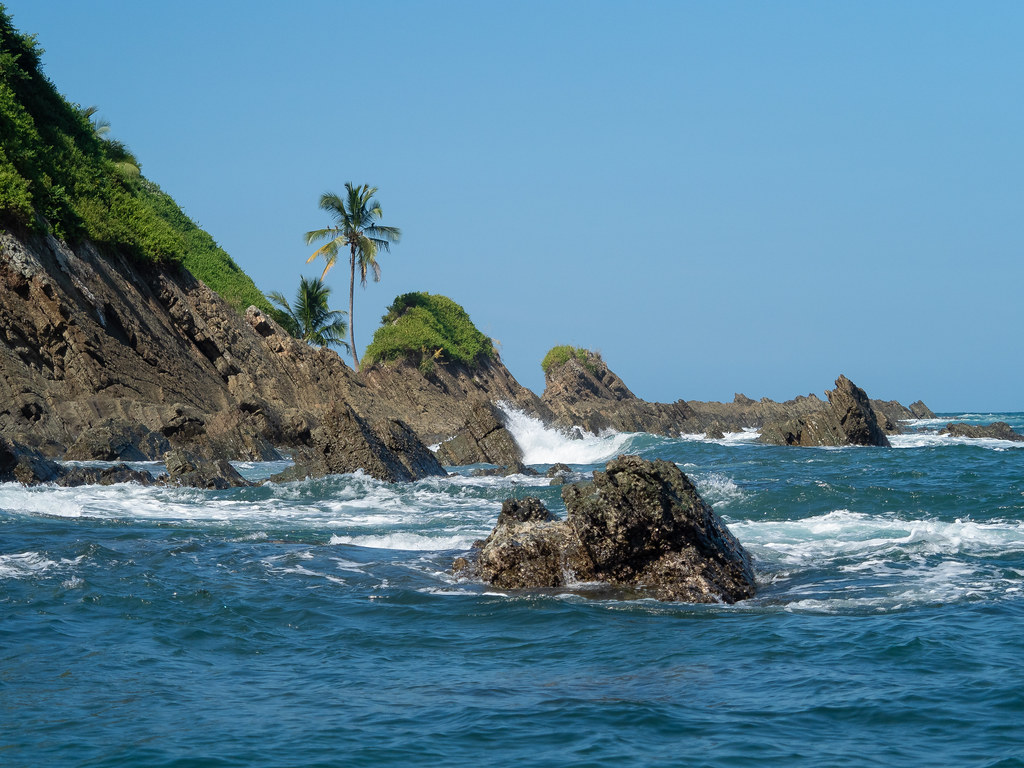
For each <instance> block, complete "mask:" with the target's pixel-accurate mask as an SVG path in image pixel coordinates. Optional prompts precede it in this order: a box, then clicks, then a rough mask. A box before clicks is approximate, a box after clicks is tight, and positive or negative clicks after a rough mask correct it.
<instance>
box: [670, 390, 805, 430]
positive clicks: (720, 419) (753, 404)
mask: <svg viewBox="0 0 1024 768" xmlns="http://www.w3.org/2000/svg"><path fill="white" fill-rule="evenodd" d="M686 404H687V405H688V406H690V408H691V409H692V410H693V413H694V414H695V417H696V418H695V422H694V427H695V428H694V429H693V430H692V432H693V433H694V434H697V433H700V432H708V431H709V430H712V429H716V428H717V431H718V432H723V433H724V432H742V431H743V430H744V429H759V428H760V427H761V426H762V425H763V424H765V423H766V422H771V421H788V420H791V419H796V418H799V417H800V416H804V415H806V414H810V413H814V412H815V411H818V410H820V409H821V408H823V407H825V403H824V401H822V400H820V399H818V397H817V396H816V395H813V394H810V395H799V396H797V397H795V398H793V399H792V400H786V401H784V402H781V403H780V402H776V401H775V400H771V399H770V398H767V397H762V398H761V399H760V400H752V399H751V398H749V397H747V396H746V395H743V394H736V395H735V396H734V397H733V400H732V402H731V403H719V402H714V401H700V400H688V401H687V403H686ZM697 427H699V428H697Z"/></svg>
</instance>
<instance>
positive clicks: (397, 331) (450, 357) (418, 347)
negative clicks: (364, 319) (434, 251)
mask: <svg viewBox="0 0 1024 768" xmlns="http://www.w3.org/2000/svg"><path fill="white" fill-rule="evenodd" d="M493 356H494V345H493V344H492V343H491V340H490V339H489V338H487V337H486V336H484V334H482V333H481V332H480V331H479V330H477V328H476V326H475V325H473V321H472V320H470V319H469V315H467V314H466V310H464V309H463V308H462V307H461V306H459V305H458V304H456V303H455V302H454V301H452V300H451V299H449V298H448V297H447V296H439V295H432V294H429V293H419V292H416V293H405V294H402V295H401V296H399V297H397V298H396V299H395V300H394V301H393V302H392V304H391V306H390V307H388V312H387V314H386V315H384V317H382V318H381V326H380V328H378V329H377V332H376V333H374V334H373V341H372V342H371V344H370V346H368V347H367V348H366V352H365V353H364V355H363V362H364V364H367V365H373V364H374V363H379V362H387V361H390V360H399V359H406V360H410V361H411V362H413V363H414V364H416V365H418V366H419V367H420V370H421V371H423V372H424V374H426V373H429V372H430V371H432V370H433V365H434V361H435V360H447V361H453V362H460V363H464V364H465V365H468V366H470V367H473V366H475V365H478V364H479V363H480V361H481V360H483V359H486V358H490V357H493Z"/></svg>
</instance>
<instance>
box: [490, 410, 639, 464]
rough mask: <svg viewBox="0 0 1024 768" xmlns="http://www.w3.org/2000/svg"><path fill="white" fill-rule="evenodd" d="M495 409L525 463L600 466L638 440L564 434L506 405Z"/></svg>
mask: <svg viewBox="0 0 1024 768" xmlns="http://www.w3.org/2000/svg"><path fill="white" fill-rule="evenodd" d="M499 407H500V408H501V409H502V411H504V413H505V423H506V427H507V428H508V431H509V432H511V433H512V437H514V438H515V441H516V443H518V444H519V447H520V448H521V449H522V450H523V461H524V463H526V464H555V463H557V462H562V463H563V464H601V463H604V462H606V461H610V460H611V459H614V458H615V457H616V456H618V455H619V454H620V453H625V452H628V450H629V447H630V444H631V442H632V441H633V439H634V438H635V437H638V435H636V434H633V433H628V432H613V431H610V430H609V431H606V432H602V433H601V434H599V435H595V434H593V433H592V432H585V431H583V430H580V429H578V428H577V429H575V431H574V432H572V433H566V432H563V431H561V430H558V429H551V428H550V427H546V426H544V422H542V421H541V420H540V419H538V418H535V417H533V416H529V415H527V414H526V413H523V412H522V411H521V410H518V409H517V408H515V407H513V406H511V405H509V404H508V403H500V404H499Z"/></svg>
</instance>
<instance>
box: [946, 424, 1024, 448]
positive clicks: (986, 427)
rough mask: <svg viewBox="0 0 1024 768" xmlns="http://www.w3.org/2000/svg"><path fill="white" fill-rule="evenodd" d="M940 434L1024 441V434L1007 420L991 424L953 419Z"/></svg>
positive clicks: (1016, 441)
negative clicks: (977, 423) (965, 422)
mask: <svg viewBox="0 0 1024 768" xmlns="http://www.w3.org/2000/svg"><path fill="white" fill-rule="evenodd" d="M939 434H940V435H950V436H952V437H970V438H980V437H987V438H991V439H994V440H1010V441H1013V442H1015V443H1020V442H1024V435H1022V434H1020V433H1019V432H1015V431H1014V430H1013V427H1011V426H1010V425H1009V424H1007V423H1006V422H1005V421H994V422H992V423H991V424H982V425H973V424H964V423H963V422H960V421H953V422H950V423H949V424H947V425H946V428H945V429H943V430H941V431H940V432H939Z"/></svg>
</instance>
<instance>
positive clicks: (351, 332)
mask: <svg viewBox="0 0 1024 768" xmlns="http://www.w3.org/2000/svg"><path fill="white" fill-rule="evenodd" d="M348 265H349V273H348V274H349V276H348V341H349V345H350V346H351V347H352V362H353V363H354V364H355V370H356V371H358V370H359V358H358V357H357V356H356V315H355V297H356V247H355V245H353V246H352V255H351V257H350V258H349V263H348Z"/></svg>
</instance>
